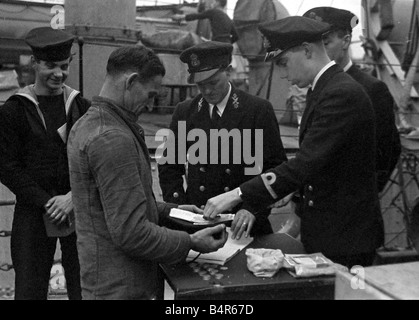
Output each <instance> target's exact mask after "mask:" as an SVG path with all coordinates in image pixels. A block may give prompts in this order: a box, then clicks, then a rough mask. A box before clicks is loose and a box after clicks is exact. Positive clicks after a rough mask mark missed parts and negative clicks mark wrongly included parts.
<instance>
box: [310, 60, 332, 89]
mask: <svg viewBox="0 0 419 320" xmlns="http://www.w3.org/2000/svg"><path fill="white" fill-rule="evenodd" d="M335 64H336V62H335V61H330V62H329V63H328V64H326V65H325V66H324V67H323V69H321V70H320V72H319V73H318V74H317V76H316V77H315V78H314V80H313V84H312V85H311V89H312V90H314V87H315V86H316V84H317V81H319V79H320V77H321V76H322V75H323V73H325V72H326V71H327V70H328V69H329V68H331V67H333V66H334V65H335Z"/></svg>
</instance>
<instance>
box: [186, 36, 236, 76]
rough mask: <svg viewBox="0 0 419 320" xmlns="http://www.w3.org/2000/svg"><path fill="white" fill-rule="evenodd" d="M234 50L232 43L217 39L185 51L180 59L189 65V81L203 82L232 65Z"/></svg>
mask: <svg viewBox="0 0 419 320" xmlns="http://www.w3.org/2000/svg"><path fill="white" fill-rule="evenodd" d="M232 52H233V46H232V45H231V44H228V43H224V42H216V41H208V42H204V43H202V44H198V45H196V46H194V47H191V48H188V49H186V50H185V51H183V52H182V53H181V55H180V60H181V61H182V62H183V63H186V64H187V65H188V72H189V74H190V76H189V78H188V82H189V83H199V82H202V81H204V80H206V79H208V78H210V77H212V76H213V75H214V74H216V73H217V72H218V71H219V70H223V69H226V68H227V67H228V66H230V63H231V60H232V57H231V55H232Z"/></svg>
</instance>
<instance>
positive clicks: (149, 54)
mask: <svg viewBox="0 0 419 320" xmlns="http://www.w3.org/2000/svg"><path fill="white" fill-rule="evenodd" d="M127 71H134V72H138V74H139V75H140V82H147V81H149V80H150V79H152V78H154V77H155V76H159V75H161V76H163V77H164V76H165V74H166V69H165V68H164V65H163V63H162V62H161V61H160V59H159V57H158V56H157V55H156V54H155V53H154V51H153V50H151V49H150V48H147V47H145V46H143V45H133V46H123V47H120V48H118V49H116V50H114V51H113V52H112V53H111V55H110V56H109V59H108V64H107V66H106V72H107V73H108V75H110V76H115V75H117V74H120V73H124V72H127Z"/></svg>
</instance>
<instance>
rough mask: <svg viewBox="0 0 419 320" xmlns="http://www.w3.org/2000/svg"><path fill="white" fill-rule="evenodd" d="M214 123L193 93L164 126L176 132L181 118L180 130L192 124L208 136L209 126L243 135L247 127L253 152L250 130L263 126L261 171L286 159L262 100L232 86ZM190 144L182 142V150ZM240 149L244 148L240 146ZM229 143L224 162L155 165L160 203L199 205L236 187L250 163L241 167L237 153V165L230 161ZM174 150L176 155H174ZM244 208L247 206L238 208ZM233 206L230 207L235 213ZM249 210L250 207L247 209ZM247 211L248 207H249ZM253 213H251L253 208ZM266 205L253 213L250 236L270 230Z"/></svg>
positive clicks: (270, 113) (273, 120)
mask: <svg viewBox="0 0 419 320" xmlns="http://www.w3.org/2000/svg"><path fill="white" fill-rule="evenodd" d="M221 119H222V120H221V123H220V124H219V126H217V125H215V124H214V123H213V122H212V120H211V118H210V115H209V105H208V103H207V102H206V101H205V100H204V99H203V98H202V95H198V96H197V97H195V99H193V100H189V101H185V102H182V103H180V104H179V105H178V106H177V107H176V110H175V112H174V114H173V118H172V122H171V124H170V129H171V130H172V131H173V133H175V136H176V137H177V136H178V123H179V121H185V122H186V132H187V133H189V132H190V131H191V130H193V129H195V128H198V129H202V130H203V131H205V133H206V136H207V137H210V130H211V129H218V130H220V129H226V130H227V131H231V130H233V129H238V130H240V133H241V134H242V137H243V130H244V129H252V131H251V132H252V134H251V141H252V142H251V144H252V145H251V146H249V148H251V149H249V150H255V145H254V143H255V130H254V129H263V166H262V167H261V168H260V169H261V170H263V171H265V170H267V169H271V168H274V167H275V166H277V165H279V164H281V163H282V162H284V161H286V160H287V158H286V154H285V151H284V148H283V145H282V141H281V138H280V133H279V127H278V123H277V120H276V117H275V114H274V111H273V108H272V105H271V104H270V103H269V102H268V101H266V100H263V99H260V98H257V97H254V96H251V95H249V94H247V93H245V92H243V91H240V90H237V89H234V88H233V89H232V92H231V95H230V99H229V102H228V104H227V107H226V110H225V111H224V114H223V116H222V118H221ZM207 142H208V143H207V150H208V152H207V154H208V156H209V155H210V141H209V139H208V141H207ZM193 144H194V142H190V141H189V142H188V143H187V148H186V150H189V148H190V147H191V146H192V145H193ZM241 150H242V151H243V150H244V148H243V147H242V148H241ZM233 151H234V145H233V144H232V143H230V149H229V159H230V163H229V164H208V163H209V162H210V161H209V160H208V161H207V162H206V163H205V164H199V163H198V164H191V163H189V164H188V166H187V172H186V169H185V164H184V163H177V164H175V165H170V164H164V165H160V166H159V180H160V186H161V189H162V191H163V199H164V200H165V201H166V202H172V203H177V204H194V205H197V206H198V207H202V206H204V205H205V204H206V202H207V200H208V199H210V198H212V197H214V196H216V195H218V194H221V193H224V192H227V191H230V190H233V189H235V188H236V187H238V186H239V185H240V184H241V183H243V182H244V181H247V180H249V179H250V178H252V177H253V176H248V175H246V174H245V168H246V167H248V168H251V167H253V166H255V164H248V165H246V164H245V163H244V161H243V157H241V163H240V164H233V159H234V153H233ZM176 154H177V153H176ZM186 174H187V188H186V191H185V190H184V186H183V176H184V175H186ZM243 208H244V209H250V208H246V207H243ZM238 209H239V208H236V210H235V211H237V210H238ZM249 211H251V210H249ZM251 212H252V211H251ZM253 212H254V211H253ZM269 213H270V210H269V209H263V210H261V211H260V212H258V213H257V214H256V217H257V219H256V223H255V226H254V228H253V232H254V233H255V234H266V233H270V232H272V229H271V227H270V224H269V221H268V219H267V218H268V215H269Z"/></svg>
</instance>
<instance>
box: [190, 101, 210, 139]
mask: <svg viewBox="0 0 419 320" xmlns="http://www.w3.org/2000/svg"><path fill="white" fill-rule="evenodd" d="M192 112H193V113H192V115H191V128H192V129H193V128H200V129H203V130H205V131H207V130H209V129H211V127H212V126H213V124H212V121H211V118H210V115H209V105H208V103H207V102H206V101H205V99H204V98H201V99H200V100H199V102H198V105H197V107H195V108H193V109H192Z"/></svg>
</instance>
